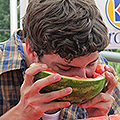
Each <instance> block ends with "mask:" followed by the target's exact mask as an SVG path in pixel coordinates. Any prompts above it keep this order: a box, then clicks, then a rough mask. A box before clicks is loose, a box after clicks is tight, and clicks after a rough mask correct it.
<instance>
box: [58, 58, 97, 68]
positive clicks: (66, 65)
mask: <svg viewBox="0 0 120 120" xmlns="http://www.w3.org/2000/svg"><path fill="white" fill-rule="evenodd" d="M98 58H99V56H98V57H97V58H96V59H95V60H93V61H92V62H90V63H89V64H91V63H94V62H95V61H97V60H98ZM57 64H59V65H61V66H64V67H73V68H77V66H72V65H68V64H65V65H64V64H62V63H57ZM89 64H88V65H89Z"/></svg>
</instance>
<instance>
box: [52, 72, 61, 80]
mask: <svg viewBox="0 0 120 120" xmlns="http://www.w3.org/2000/svg"><path fill="white" fill-rule="evenodd" d="M53 78H54V80H56V81H57V80H60V79H61V76H60V75H59V74H56V75H55V76H54V77H53Z"/></svg>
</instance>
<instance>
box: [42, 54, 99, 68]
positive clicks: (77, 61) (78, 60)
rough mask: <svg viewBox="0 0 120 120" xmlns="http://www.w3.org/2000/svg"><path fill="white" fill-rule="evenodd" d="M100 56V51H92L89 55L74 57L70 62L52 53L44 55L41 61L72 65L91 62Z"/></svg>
mask: <svg viewBox="0 0 120 120" xmlns="http://www.w3.org/2000/svg"><path fill="white" fill-rule="evenodd" d="M98 56H99V53H98V52H94V53H91V54H90V55H88V56H82V57H78V58H74V59H73V60H72V61H71V62H70V63H68V62H66V61H65V60H64V59H63V58H61V57H60V56H59V55H56V54H52V55H43V57H42V58H41V61H42V62H44V63H46V64H61V65H72V66H78V65H80V64H83V65H84V64H89V63H90V62H92V61H94V60H96V59H97V58H98Z"/></svg>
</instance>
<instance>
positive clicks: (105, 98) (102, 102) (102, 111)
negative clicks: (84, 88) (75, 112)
mask: <svg viewBox="0 0 120 120" xmlns="http://www.w3.org/2000/svg"><path fill="white" fill-rule="evenodd" d="M115 75H116V74H115V71H114V69H113V67H112V66H109V65H106V66H105V76H106V78H107V80H108V81H109V82H108V83H107V85H106V86H105V88H104V89H103V91H102V92H101V93H99V94H98V95H97V96H96V97H94V98H93V99H91V100H89V101H87V102H86V103H81V104H78V106H79V107H82V108H86V110H87V112H88V116H89V117H97V116H104V115H105V116H106V115H107V113H108V112H109V110H110V108H111V105H112V103H113V102H114V98H113V97H112V95H111V94H112V90H113V89H114V87H115V86H116V84H117V81H116V79H115Z"/></svg>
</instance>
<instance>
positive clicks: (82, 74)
mask: <svg viewBox="0 0 120 120" xmlns="http://www.w3.org/2000/svg"><path fill="white" fill-rule="evenodd" d="M86 74H87V73H86V69H84V68H83V69H79V70H78V71H77V72H76V75H75V76H79V77H81V78H87V75H86Z"/></svg>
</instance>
